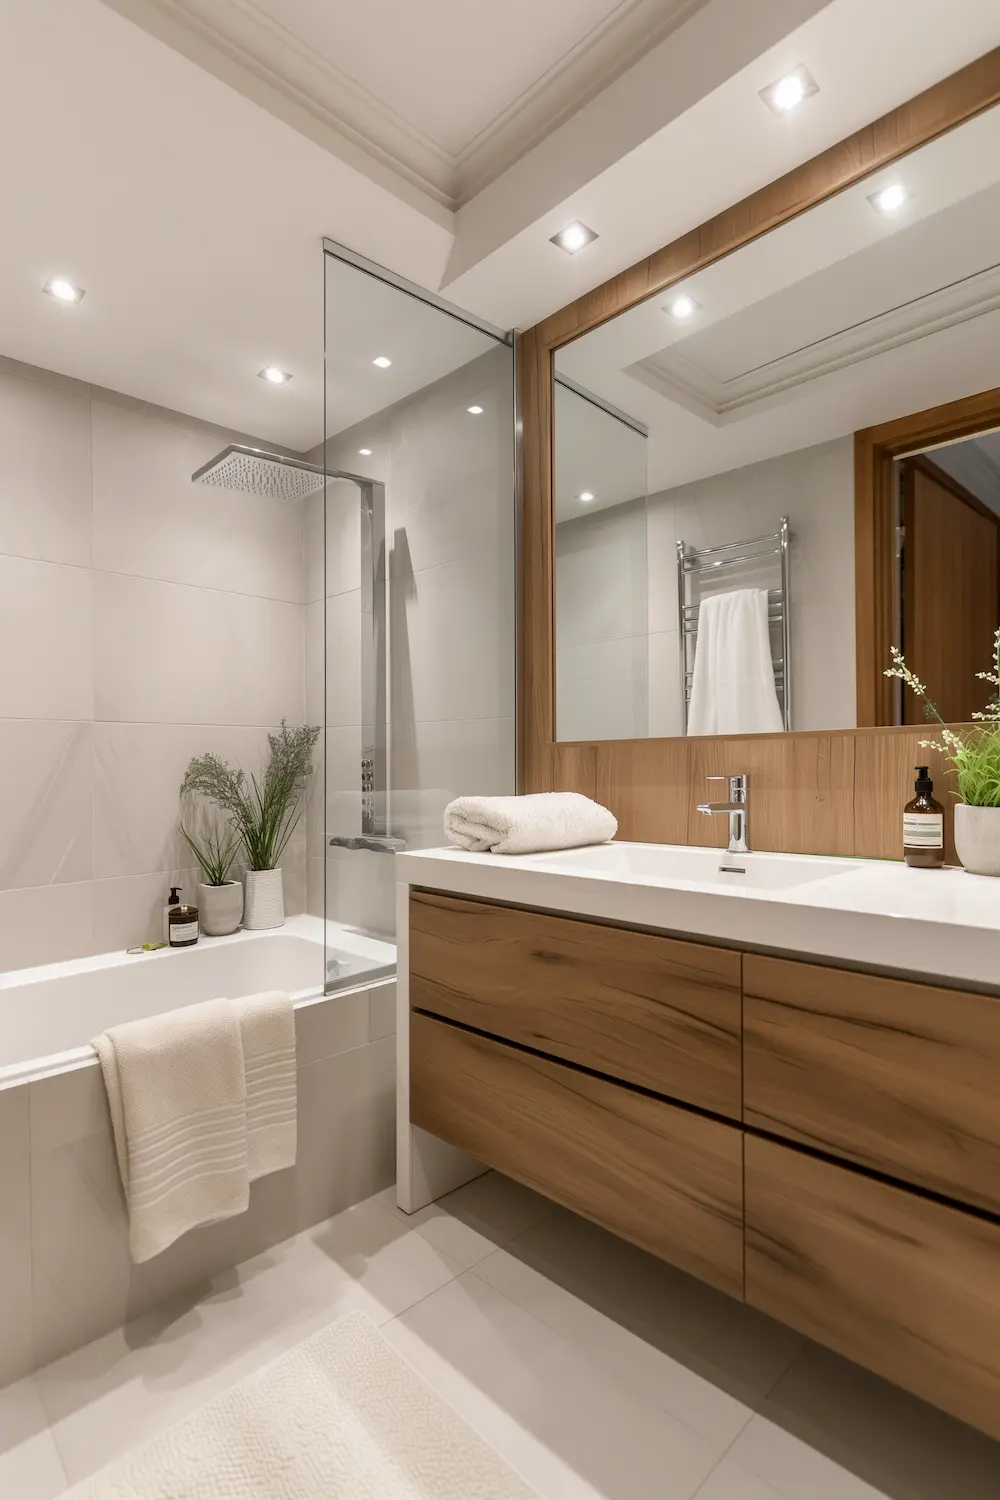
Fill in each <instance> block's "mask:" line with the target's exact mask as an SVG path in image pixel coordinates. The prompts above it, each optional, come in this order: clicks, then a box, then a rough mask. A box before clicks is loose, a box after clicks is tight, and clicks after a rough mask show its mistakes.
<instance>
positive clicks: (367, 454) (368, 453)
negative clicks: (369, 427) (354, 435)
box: [358, 448, 372, 458]
mask: <svg viewBox="0 0 1000 1500" xmlns="http://www.w3.org/2000/svg"><path fill="white" fill-rule="evenodd" d="M358 452H359V453H360V454H361V457H362V458H371V456H372V450H371V449H370V448H359V449H358Z"/></svg>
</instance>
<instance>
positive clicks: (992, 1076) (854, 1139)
mask: <svg viewBox="0 0 1000 1500" xmlns="http://www.w3.org/2000/svg"><path fill="white" fill-rule="evenodd" d="M743 1068H744V1071H743V1119H744V1122H745V1123H746V1124H747V1125H749V1126H753V1127H755V1128H756V1129H759V1130H762V1131H767V1132H769V1133H771V1134H773V1135H781V1136H785V1137H787V1138H788V1139H790V1140H793V1141H799V1142H801V1143H802V1144H803V1145H805V1146H812V1147H814V1148H816V1149H817V1150H820V1151H824V1152H827V1153H828V1154H830V1155H832V1156H839V1157H843V1158H845V1159H846V1160H848V1161H852V1162H857V1163H858V1164H859V1165H861V1166H864V1167H868V1168H870V1169H871V1170H873V1171H876V1172H882V1173H885V1174H886V1175H887V1176H890V1177H896V1178H900V1179H901V1180H902V1181H904V1182H909V1183H913V1184H914V1185H915V1186H917V1187H922V1188H927V1189H929V1190H930V1191H932V1192H935V1193H940V1194H942V1195H943V1196H944V1197H948V1198H956V1199H958V1200H959V1201H960V1202H963V1203H969V1204H972V1205H974V1206H975V1207H978V1208H983V1209H987V1210H988V1211H990V1212H992V1213H997V1214H1000V999H995V998H993V997H992V996H990V995H979V994H973V993H969V992H968V991H965V990H951V989H941V988H939V987H937V986H936V985H929V984H914V983H912V982H911V981H909V980H905V979H890V978H883V977H879V976H877V975H874V974H857V973H853V972H850V971H848V970H844V969H832V968H828V967H825V966H823V965H821V964H809V963H800V962H796V961H792V960H787V959H779V958H766V957H764V956H762V955H761V954H756V953H747V954H745V955H744V959H743ZM998 1274H1000V1267H998Z"/></svg>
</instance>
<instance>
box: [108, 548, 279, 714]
mask: <svg viewBox="0 0 1000 1500" xmlns="http://www.w3.org/2000/svg"><path fill="white" fill-rule="evenodd" d="M94 675H95V694H94V697H95V718H98V719H118V720H127V721H133V722H134V721H139V722H141V723H154V724H155V723H166V724H171V723H173V724H277V723H278V722H279V720H280V719H282V718H287V719H289V720H290V721H291V722H292V723H298V722H300V720H301V717H302V710H303V650H302V608H301V606H300V605H295V604H285V603H280V602H277V601H272V600H268V599H254V598H251V597H249V596H248V595H245V594H226V593H219V592H217V591H216V590H214V589H202V588H189V587H186V586H184V585H182V584H177V583H160V582H154V581H152V580H150V579H145V578H128V577H124V576H123V575H120V574H117V573H95V575H94Z"/></svg>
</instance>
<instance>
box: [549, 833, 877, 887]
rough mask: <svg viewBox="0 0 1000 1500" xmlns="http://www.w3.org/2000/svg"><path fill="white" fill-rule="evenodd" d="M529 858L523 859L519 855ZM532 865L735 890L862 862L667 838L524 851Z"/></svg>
mask: <svg viewBox="0 0 1000 1500" xmlns="http://www.w3.org/2000/svg"><path fill="white" fill-rule="evenodd" d="M525 863H529V860H525ZM530 863H531V864H533V865H544V867H545V868H546V869H550V870H553V871H555V870H559V871H563V872H566V873H568V872H570V871H573V872H575V873H577V874H581V875H596V876H601V875H610V876H613V877H615V876H616V877H618V878H619V879H621V878H622V877H624V878H626V879H629V878H632V879H635V880H645V881H649V880H662V881H665V882H669V883H670V884H676V883H677V882H683V883H684V884H685V885H686V884H692V885H701V886H705V885H707V886H715V887H721V888H722V889H725V890H730V891H738V890H740V889H743V890H753V891H784V890H791V889H793V888H794V887H796V886H802V885H810V884H812V883H813V882H814V881H817V880H831V879H833V878H834V877H835V876H838V875H846V874H849V873H850V872H851V871H852V870H860V869H862V868H863V865H862V863H861V861H859V860H851V859H820V858H817V857H814V856H811V855H805V854H726V853H725V852H724V851H723V850H721V849H693V848H687V847H683V846H680V845H671V844H625V843H621V844H597V845H594V846H593V847H591V848H587V849H566V850H562V851H560V852H559V853H554V854H536V855H532V856H531V857H530Z"/></svg>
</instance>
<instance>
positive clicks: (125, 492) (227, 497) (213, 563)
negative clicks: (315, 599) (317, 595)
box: [93, 400, 304, 602]
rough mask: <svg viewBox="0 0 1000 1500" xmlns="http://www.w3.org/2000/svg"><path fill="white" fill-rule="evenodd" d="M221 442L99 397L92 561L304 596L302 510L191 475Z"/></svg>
mask: <svg viewBox="0 0 1000 1500" xmlns="http://www.w3.org/2000/svg"><path fill="white" fill-rule="evenodd" d="M225 446H226V443H225V440H224V439H223V438H222V437H218V436H216V435H214V434H211V433H204V432H201V431H199V430H198V429H197V428H194V427H186V426H184V425H183V424H182V423H180V422H172V421H169V420H166V419H164V418H162V417H156V416H151V415H148V414H147V413H145V412H141V411H135V410H133V409H130V408H128V407H124V406H117V405H113V404H112V403H110V402H107V401H100V400H95V401H94V403H93V466H94V468H93V472H94V566H95V567H97V568H103V569H106V570H107V571H109V572H113V573H134V574H137V575H139V576H141V577H144V578H162V579H169V580H171V581H172V582H174V583H188V584H196V585H199V586H200V587H202V588H211V589H224V590H230V591H232V592H233V593H240V594H254V595H258V596H260V597H261V598H265V599H285V600H289V601H291V602H300V601H301V600H302V599H303V597H304V578H303V550H302V536H303V520H304V516H303V509H302V507H301V506H300V505H294V504H289V503H288V502H287V501H283V500H274V499H269V498H267V497H266V496H262V495H251V494H244V493H242V492H238V491H235V490H226V489H221V488H219V487H218V486H216V485H203V484H192V482H191V475H192V474H193V473H194V472H195V471H196V470H197V469H199V468H201V466H202V464H205V463H207V462H208V461H209V460H210V459H212V458H214V457H215V455H216V454H217V453H219V452H221V451H222V449H223V448H224V447H225Z"/></svg>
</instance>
